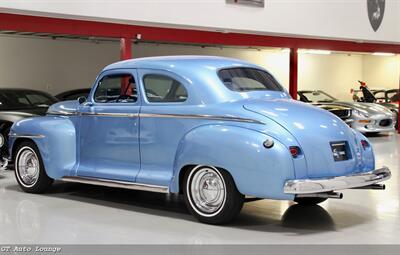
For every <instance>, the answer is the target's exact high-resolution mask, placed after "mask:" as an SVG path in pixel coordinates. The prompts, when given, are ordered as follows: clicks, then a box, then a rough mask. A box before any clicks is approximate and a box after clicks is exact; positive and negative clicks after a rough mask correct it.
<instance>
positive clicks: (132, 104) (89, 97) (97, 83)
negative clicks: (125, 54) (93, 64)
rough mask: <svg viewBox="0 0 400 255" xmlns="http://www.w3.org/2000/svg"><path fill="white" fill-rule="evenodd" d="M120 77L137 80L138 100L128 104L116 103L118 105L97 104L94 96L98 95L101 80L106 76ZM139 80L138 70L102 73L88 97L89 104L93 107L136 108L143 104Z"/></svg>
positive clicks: (116, 70)
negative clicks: (129, 77) (129, 106)
mask: <svg viewBox="0 0 400 255" xmlns="http://www.w3.org/2000/svg"><path fill="white" fill-rule="evenodd" d="M114 75H115V76H118V75H131V76H132V77H133V78H134V79H135V84H136V94H137V100H136V101H135V102H127V103H123V102H116V103H103V102H97V101H95V98H94V95H95V94H96V91H97V89H98V88H99V83H100V81H101V80H103V78H104V77H106V76H114ZM138 81H139V79H138V75H137V69H114V70H106V71H104V72H102V73H100V74H99V75H98V76H97V78H96V80H95V82H94V86H92V89H91V91H90V93H89V96H88V102H91V103H92V104H93V106H96V105H98V106H107V105H108V106H124V105H126V106H128V105H131V106H134V105H139V104H140V102H141V99H140V98H141V96H140V95H141V92H140V90H141V89H140V85H139V82H138Z"/></svg>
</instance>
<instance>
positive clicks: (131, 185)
mask: <svg viewBox="0 0 400 255" xmlns="http://www.w3.org/2000/svg"><path fill="white" fill-rule="evenodd" d="M61 181H65V182H74V183H83V184H90V185H98V186H106V187H111V188H122V189H132V190H143V191H150V192H157V193H169V188H168V187H165V186H157V185H150V184H143V183H135V182H126V181H117V180H109V179H98V178H92V177H79V176H64V177H63V178H61Z"/></svg>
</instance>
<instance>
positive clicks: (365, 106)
mask: <svg viewBox="0 0 400 255" xmlns="http://www.w3.org/2000/svg"><path fill="white" fill-rule="evenodd" d="M331 104H332V105H340V106H345V107H349V108H351V109H356V110H358V111H361V112H363V113H367V114H368V115H370V116H372V115H378V114H385V115H388V116H389V117H390V116H391V115H392V113H391V111H390V110H389V109H388V108H387V107H385V106H382V105H379V104H374V103H359V102H341V101H338V102H334V103H331Z"/></svg>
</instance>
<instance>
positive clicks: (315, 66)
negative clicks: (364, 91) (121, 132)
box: [0, 36, 400, 100]
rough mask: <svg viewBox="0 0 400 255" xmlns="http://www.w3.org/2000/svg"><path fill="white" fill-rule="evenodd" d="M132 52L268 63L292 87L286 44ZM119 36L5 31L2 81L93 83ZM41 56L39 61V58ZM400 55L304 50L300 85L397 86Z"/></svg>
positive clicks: (343, 90) (336, 91)
mask: <svg viewBox="0 0 400 255" xmlns="http://www.w3.org/2000/svg"><path fill="white" fill-rule="evenodd" d="M132 51H133V53H132V54H133V57H146V56H157V55H181V54H186V55H187V54H198V55H217V56H227V57H234V58H239V59H242V60H246V61H249V62H252V63H255V64H259V65H261V66H263V67H265V68H267V69H268V70H269V71H270V72H271V73H272V74H273V75H274V76H275V77H276V78H277V79H278V80H279V81H280V82H281V83H282V84H283V85H284V86H285V87H286V88H287V89H288V86H289V76H288V73H289V53H288V52H287V51H285V50H281V49H243V48H229V47H227V48H220V47H200V46H185V45H168V44H159V45H157V44H149V43H140V44H134V45H133V46H132ZM118 59H119V44H118V42H104V41H101V42H99V43H95V42H91V41H82V40H65V39H57V40H51V39H39V38H33V37H10V36H0V87H30V88H34V89H40V90H45V91H48V92H50V93H52V94H55V93H59V92H62V91H65V90H69V89H74V88H82V87H89V86H91V84H92V82H93V80H94V78H95V77H96V75H97V74H98V72H99V71H100V70H101V69H102V68H103V67H104V66H106V65H107V64H109V63H112V62H115V61H118ZM39 61H40V65H39V64H37V63H38V62H39ZM399 72H400V56H397V57H386V56H385V57H382V56H371V55H369V54H365V55H361V54H336V53H335V54H331V55H317V54H306V53H300V54H299V89H323V90H325V91H327V92H328V93H330V94H332V95H333V96H335V97H337V98H340V99H347V100H350V99H351V95H350V90H351V89H352V88H356V87H357V86H358V84H357V80H360V79H362V80H365V81H366V82H367V83H368V85H369V86H370V87H385V88H393V87H396V86H397V87H398V79H399V76H400V73H399Z"/></svg>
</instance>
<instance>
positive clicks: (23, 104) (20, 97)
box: [0, 89, 57, 110]
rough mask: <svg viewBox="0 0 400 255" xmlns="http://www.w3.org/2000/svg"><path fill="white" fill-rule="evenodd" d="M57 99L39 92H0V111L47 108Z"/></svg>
mask: <svg viewBox="0 0 400 255" xmlns="http://www.w3.org/2000/svg"><path fill="white" fill-rule="evenodd" d="M56 102H57V99H56V98H54V97H52V96H50V95H48V94H47V93H43V92H40V91H32V90H12V89H10V90H7V89H6V90H0V110H18V109H29V108H41V107H49V106H50V105H52V104H54V103H56Z"/></svg>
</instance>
